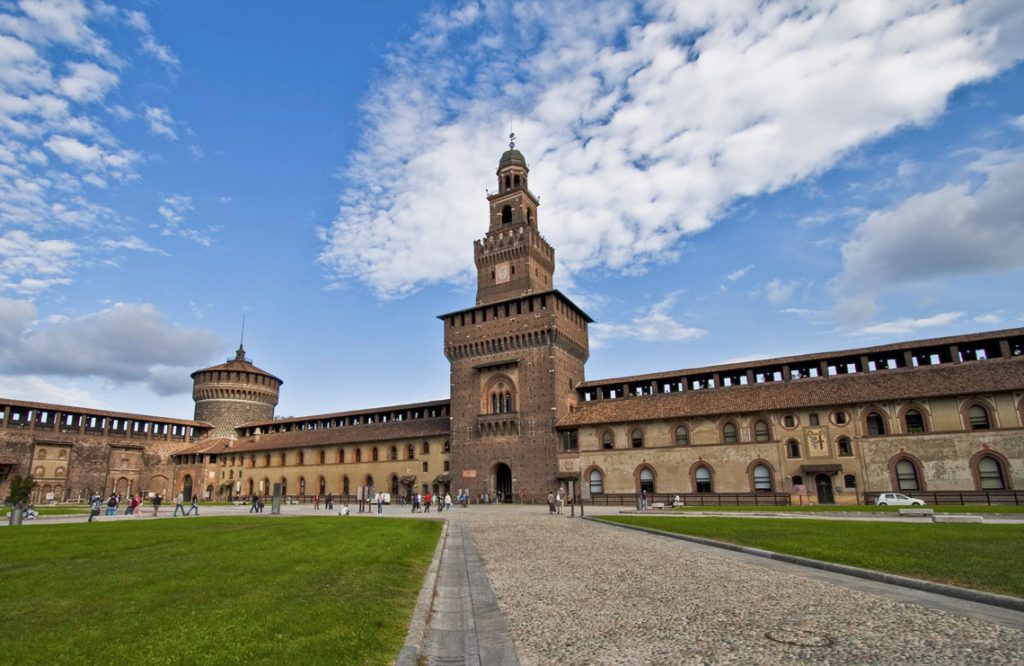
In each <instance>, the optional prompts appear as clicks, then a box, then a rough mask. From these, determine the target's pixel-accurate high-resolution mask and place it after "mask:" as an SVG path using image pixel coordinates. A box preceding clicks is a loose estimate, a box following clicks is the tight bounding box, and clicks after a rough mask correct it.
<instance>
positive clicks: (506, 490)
mask: <svg viewBox="0 0 1024 666" xmlns="http://www.w3.org/2000/svg"><path fill="white" fill-rule="evenodd" d="M499 493H500V495H499ZM494 495H495V497H499V496H500V497H501V500H502V501H503V502H511V501H512V468H511V467H509V466H508V465H506V464H505V463H498V464H497V465H495V466H494Z"/></svg>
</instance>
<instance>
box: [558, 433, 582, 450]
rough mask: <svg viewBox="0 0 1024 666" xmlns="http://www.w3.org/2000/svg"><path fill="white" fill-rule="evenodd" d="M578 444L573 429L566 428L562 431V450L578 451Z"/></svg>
mask: <svg viewBox="0 0 1024 666" xmlns="http://www.w3.org/2000/svg"><path fill="white" fill-rule="evenodd" d="M579 449H580V445H579V440H578V439H577V433H576V431H575V430H566V431H565V432H563V433H562V451H579Z"/></svg>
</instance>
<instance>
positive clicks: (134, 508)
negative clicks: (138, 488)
mask: <svg viewBox="0 0 1024 666" xmlns="http://www.w3.org/2000/svg"><path fill="white" fill-rule="evenodd" d="M141 503H142V498H141V497H139V495H138V493H136V494H135V495H132V501H131V504H130V505H129V507H128V510H129V511H131V515H133V516H137V515H139V504H141Z"/></svg>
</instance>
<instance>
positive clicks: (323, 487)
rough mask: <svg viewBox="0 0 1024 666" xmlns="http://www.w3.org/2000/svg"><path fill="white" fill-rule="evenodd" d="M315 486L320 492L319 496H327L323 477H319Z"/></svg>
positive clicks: (325, 481)
mask: <svg viewBox="0 0 1024 666" xmlns="http://www.w3.org/2000/svg"><path fill="white" fill-rule="evenodd" d="M317 486H318V488H319V489H320V492H319V494H320V495H326V494H327V479H325V478H324V477H322V476H321V477H320V482H319V483H318V484H317Z"/></svg>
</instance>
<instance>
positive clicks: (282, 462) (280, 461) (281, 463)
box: [231, 453, 286, 467]
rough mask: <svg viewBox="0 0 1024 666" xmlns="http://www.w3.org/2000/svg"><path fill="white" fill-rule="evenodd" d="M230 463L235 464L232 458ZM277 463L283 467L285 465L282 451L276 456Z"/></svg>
mask: <svg viewBox="0 0 1024 666" xmlns="http://www.w3.org/2000/svg"><path fill="white" fill-rule="evenodd" d="M231 464H232V465H234V464H235V463H234V461H233V460H232V462H231ZM278 464H279V465H281V466H282V467H284V466H285V464H286V463H285V456H284V454H283V453H282V454H280V455H279V456H278Z"/></svg>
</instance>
